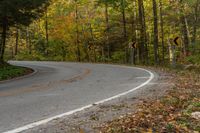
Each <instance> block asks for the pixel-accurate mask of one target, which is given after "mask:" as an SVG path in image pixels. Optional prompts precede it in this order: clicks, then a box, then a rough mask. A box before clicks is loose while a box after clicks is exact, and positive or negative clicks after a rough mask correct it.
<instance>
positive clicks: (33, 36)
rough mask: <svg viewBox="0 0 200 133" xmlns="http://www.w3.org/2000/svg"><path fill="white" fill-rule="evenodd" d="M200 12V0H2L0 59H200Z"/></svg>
mask: <svg viewBox="0 0 200 133" xmlns="http://www.w3.org/2000/svg"><path fill="white" fill-rule="evenodd" d="M199 12H200V1H199V0H51V1H50V0H49V1H47V0H34V1H31V0H26V1H24V0H2V1H0V19H1V21H0V33H1V39H0V57H1V58H0V62H1V63H2V62H3V59H5V60H9V59H17V60H54V61H79V62H80V61H81V62H115V63H130V64H149V65H152V64H155V65H159V64H168V63H169V62H170V61H171V62H175V61H176V62H179V63H185V62H186V61H187V62H190V63H198V62H200V59H199V57H200V55H199V52H200V28H199V27H200V13H199ZM4 50H6V51H5V52H4ZM3 55H5V56H4V58H3Z"/></svg>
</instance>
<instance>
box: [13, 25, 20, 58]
mask: <svg viewBox="0 0 200 133" xmlns="http://www.w3.org/2000/svg"><path fill="white" fill-rule="evenodd" d="M18 45H19V28H18V27H17V28H16V42H15V52H14V53H15V56H16V55H17V54H18Z"/></svg>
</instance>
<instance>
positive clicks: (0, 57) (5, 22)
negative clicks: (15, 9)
mask: <svg viewBox="0 0 200 133" xmlns="http://www.w3.org/2000/svg"><path fill="white" fill-rule="evenodd" d="M2 21H3V22H2V24H3V25H2V28H3V31H2V43H1V51H0V64H3V62H4V52H5V47H6V36H7V29H8V20H7V17H4V18H3V20H2Z"/></svg>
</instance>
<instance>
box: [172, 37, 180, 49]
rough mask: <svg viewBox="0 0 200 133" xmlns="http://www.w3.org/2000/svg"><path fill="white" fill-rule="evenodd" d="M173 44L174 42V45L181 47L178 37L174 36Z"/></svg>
mask: <svg viewBox="0 0 200 133" xmlns="http://www.w3.org/2000/svg"><path fill="white" fill-rule="evenodd" d="M174 44H175V45H176V46H179V47H181V38H180V37H175V38H174Z"/></svg>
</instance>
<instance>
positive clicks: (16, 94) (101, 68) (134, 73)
mask: <svg viewBox="0 0 200 133" xmlns="http://www.w3.org/2000/svg"><path fill="white" fill-rule="evenodd" d="M10 63H11V64H14V65H19V66H25V67H31V68H33V69H34V70H35V71H36V73H35V74H33V75H30V76H26V77H24V78H19V79H16V80H11V81H6V82H2V83H0V118H1V119H0V132H6V131H10V130H12V129H17V128H19V127H23V126H24V125H27V124H29V123H33V122H37V121H40V120H45V119H46V120H47V119H48V118H53V117H54V116H58V115H60V114H63V113H65V112H69V111H72V112H73V110H74V111H75V110H76V109H80V108H81V107H87V106H88V105H92V104H93V103H103V102H105V101H108V100H111V99H114V98H117V97H119V96H122V95H125V94H127V93H130V92H132V91H134V90H135V89H139V88H141V87H143V86H145V85H146V84H148V83H149V82H150V81H151V80H152V79H153V75H152V73H151V72H149V71H146V70H144V69H139V68H130V67H123V66H115V65H103V64H84V63H64V62H29V61H24V62H15V61H12V62H10ZM88 107H89V106H88Z"/></svg>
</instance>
